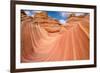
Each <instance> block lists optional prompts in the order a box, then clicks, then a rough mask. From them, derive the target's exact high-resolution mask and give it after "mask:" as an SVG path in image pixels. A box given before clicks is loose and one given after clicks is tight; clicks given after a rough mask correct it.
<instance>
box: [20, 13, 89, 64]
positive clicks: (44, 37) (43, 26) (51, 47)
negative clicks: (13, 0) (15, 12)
mask: <svg viewBox="0 0 100 73" xmlns="http://www.w3.org/2000/svg"><path fill="white" fill-rule="evenodd" d="M89 24H90V23H89V15H84V16H70V17H69V19H68V20H67V21H66V23H65V25H61V23H60V22H59V21H58V20H56V19H54V18H52V17H49V16H48V14H47V12H40V13H36V14H35V15H34V16H33V17H29V16H27V15H26V14H25V13H24V12H22V13H21V62H44V61H68V60H87V59H89V54H90V52H89V50H90V49H89Z"/></svg>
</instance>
